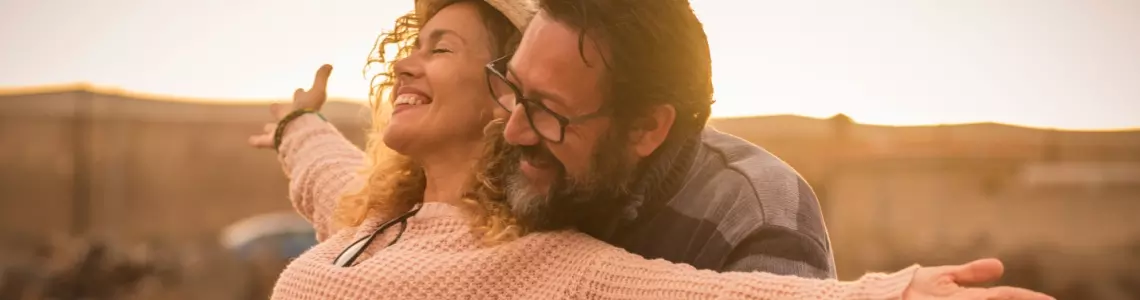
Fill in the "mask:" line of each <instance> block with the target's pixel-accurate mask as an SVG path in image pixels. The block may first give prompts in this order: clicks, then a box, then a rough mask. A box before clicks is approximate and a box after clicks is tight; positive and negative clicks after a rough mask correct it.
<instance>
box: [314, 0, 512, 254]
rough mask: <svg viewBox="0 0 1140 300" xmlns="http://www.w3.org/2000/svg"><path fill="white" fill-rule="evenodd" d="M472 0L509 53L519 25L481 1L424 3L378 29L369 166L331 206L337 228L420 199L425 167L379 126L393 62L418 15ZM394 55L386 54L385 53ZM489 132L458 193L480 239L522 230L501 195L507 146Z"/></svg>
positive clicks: (406, 45) (410, 42)
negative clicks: (357, 184) (388, 141)
mask: <svg viewBox="0 0 1140 300" xmlns="http://www.w3.org/2000/svg"><path fill="white" fill-rule="evenodd" d="M468 1H469V2H476V5H478V6H479V12H480V14H481V15H482V17H483V19H484V22H485V23H486V26H487V28H488V29H489V30H490V32H491V36H492V37H493V39H494V40H493V41H492V43H493V45H496V47H495V48H496V50H497V51H495V52H496V54H503V53H509V52H510V51H513V49H514V46H515V45H517V43H518V40H519V36H521V33H520V31H519V30H518V29H517V28H515V27H514V26H513V25H511V23H510V21H508V20H507V19H506V17H504V16H503V15H502V14H500V13H499V12H498V11H497V10H495V9H494V8H493V7H491V6H490V5H489V4H487V3H485V2H483V1H474V0H452V1H436V3H437V5H435V7H431V8H427V9H425V10H424V11H426V15H425V16H424V18H423V19H421V18H419V17H418V16H417V15H416V14H415V12H410V13H407V14H405V15H403V16H401V17H399V18H397V19H396V24H395V28H394V29H393V30H391V31H387V32H385V33H383V34H381V35H380V37H378V38H377V39H376V43H375V45H374V46H373V49H372V51H370V54H369V57H368V63H367V64H366V65H365V69H364V72H365V73H366V74H367V73H368V72H369V70H370V69H371V68H372V67H375V66H380V67H383V68H384V69H383V71H382V72H380V73H378V74H375V75H373V76H372V83H371V90H370V91H369V102H370V104H371V107H372V124H371V126H370V127H371V128H370V129H369V134H368V143H367V148H366V151H365V152H366V153H367V157H368V167H367V168H366V169H365V170H363V175H364V176H365V178H367V179H366V181H365V183H364V185H363V186H362V187H361V189H360V190H359V191H356V192H352V193H348V194H346V195H344V196H343V197H342V198H341V199H340V201H339V202H338V205H337V206H336V209H335V211H334V221H335V223H336V225H337V226H338V228H345V227H355V226H358V225H360V224H361V223H362V222H363V221H364V220H365V219H366V218H369V217H379V218H382V219H390V218H394V217H396V216H397V215H399V214H401V213H403V212H406V211H408V210H409V209H411V208H412V206H414V205H415V204H416V203H419V202H422V201H423V197H424V190H425V189H426V187H427V178H426V176H425V174H424V169H423V167H422V166H420V165H419V164H418V163H416V162H414V161H412V160H411V159H410V158H408V157H407V156H404V155H402V154H399V153H396V151H394V150H392V149H391V148H388V147H387V146H386V145H385V144H384V139H383V132H384V128H385V126H386V125H387V117H388V116H389V113H388V112H389V111H390V109H391V103H390V99H391V98H392V97H393V96H394V95H393V93H394V89H393V87H394V86H395V84H396V75H397V74H396V70H395V66H394V62H396V61H399V60H400V59H403V58H405V57H407V56H408V55H409V54H411V53H412V51H414V43H415V40H416V38H417V33H418V29H419V28H420V26H421V25H422V23H423V20H428V19H430V18H431V17H432V16H433V15H434V14H435V13H436V12H438V11H439V10H440V9H442V8H443V7H446V6H447V5H451V4H455V3H459V2H468ZM392 51H394V52H395V53H394V55H391V57H389V54H392ZM501 122H502V121H495V122H492V124H490V125H488V127H487V128H486V130H485V132H487V133H493V132H492V130H502V124H501ZM485 136H488V138H487V143H485V146H484V149H483V152H484V153H482V159H480V160H479V161H478V162H477V163H476V164H475V166H474V168H473V171H474V172H472V173H473V174H472V175H471V178H470V180H468V182H469V183H468V187H467V189H466V190H467V193H465V197H464V199H463V201H462V202H463V203H464V204H466V205H464V207H463V209H464V211H465V212H467V213H468V215H469V217H470V218H469V219H470V220H471V225H472V226H471V228H472V231H473V232H474V233H476V234H477V235H479V236H481V237H482V238H483V240H484V242H487V243H490V244H493V243H497V242H503V241H509V240H511V239H514V238H517V237H519V236H521V235H523V234H524V233H525V230H524V229H523V228H522V227H521V226H520V225H519V223H518V221H517V220H516V219H515V218H514V216H513V215H512V213H511V210H510V207H509V206H508V204H507V202H506V201H505V195H504V193H503V190H502V186H503V184H502V182H501V177H502V176H498V175H496V174H503V173H502V172H503V171H504V170H503V169H504V168H506V167H508V165H507V164H506V159H505V157H506V156H505V155H503V154H504V153H505V152H506V151H507V149H508V148H507V146H506V145H504V144H503V143H502V142H501V141H499V140H497V139H494V138H493V137H494V136H496V135H494V134H486V135H485Z"/></svg>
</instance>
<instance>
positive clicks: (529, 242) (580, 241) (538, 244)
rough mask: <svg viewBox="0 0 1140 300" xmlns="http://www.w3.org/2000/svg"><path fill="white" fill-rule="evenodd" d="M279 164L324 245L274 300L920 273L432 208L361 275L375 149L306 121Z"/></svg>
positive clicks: (641, 289) (780, 286)
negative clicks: (367, 178)
mask: <svg viewBox="0 0 1140 300" xmlns="http://www.w3.org/2000/svg"><path fill="white" fill-rule="evenodd" d="M278 158H279V159H280V161H281V163H282V167H283V168H284V171H285V173H286V174H287V176H288V177H289V179H290V183H289V190H290V191H289V192H290V198H291V200H292V203H293V205H294V208H296V210H297V211H298V212H299V213H300V214H301V215H302V216H304V217H305V218H306V219H308V220H309V221H310V222H312V224H313V226H314V228H316V231H317V239H318V241H319V243H318V244H317V245H316V246H314V247H313V248H312V249H309V250H308V251H306V252H305V253H304V254H302V255H301V256H300V257H298V258H297V259H295V260H294V261H292V262H291V263H290V264H289V266H288V267H286V269H285V270H284V271H283V272H282V273H281V275H280V277H279V278H278V281H277V284H276V285H275V287H274V289H273V296H272V299H281V300H300V299H322V300H324V299H354V300H355V299H542V300H551V299H900V298H901V296H902V293H903V291H904V290H905V289H906V287H907V285H908V284H909V283H910V281H911V279H912V278H913V276H914V273H915V271H916V270H917V268H918V266H917V265H915V266H911V267H909V268H907V269H904V270H902V271H899V272H895V273H890V274H885V273H870V274H867V275H864V276H863V277H861V278H859V279H858V280H856V281H850V282H842V281H835V280H816V279H806V278H798V277H792V276H780V275H773V274H768V273H760V272H751V273H746V272H729V273H717V272H713V271H709V270H698V269H696V268H693V267H691V266H689V265H685V264H675V263H671V262H668V261H665V260H661V259H656V260H647V259H645V258H643V257H641V256H638V255H635V254H631V253H629V252H627V251H625V250H623V249H621V248H618V247H615V246H612V245H609V244H606V243H604V242H601V241H599V240H596V239H594V238H592V237H590V236H588V235H585V234H582V233H579V232H576V231H570V230H567V231H555V232H540V233H531V234H528V235H526V236H523V237H521V238H519V239H517V240H514V241H510V242H507V243H502V244H499V245H495V246H486V245H484V244H483V243H481V242H480V241H479V239H478V238H477V237H476V236H475V235H473V234H472V233H471V232H470V227H469V225H468V224H469V223H468V222H467V220H466V219H465V217H464V214H463V213H462V211H461V209H460V208H458V207H454V206H451V205H448V204H444V203H425V204H423V206H422V208H421V209H420V210H419V212H418V213H416V214H415V215H414V216H412V217H411V218H409V219H408V222H407V227H406V230H405V231H404V233H403V234H402V235H400V237H399V239H398V240H396V242H395V243H394V244H392V245H391V246H386V245H387V244H388V242H389V241H392V240H393V239H395V238H396V235H397V233H398V231H399V230H398V229H399V227H400V226H399V225H396V226H393V227H391V228H389V229H387V230H385V232H383V233H381V234H379V235H378V236H377V237H376V239H375V241H374V242H373V243H372V244H371V246H369V247H368V248H367V249H366V250H365V251H364V254H362V255H361V256H360V257H359V258H358V259H357V263H356V264H355V265H353V266H350V267H339V266H335V265H333V260H334V259H335V258H336V256H337V255H338V254H339V253H340V252H341V251H343V250H344V249H345V248H346V247H347V246H349V244H351V243H352V242H353V241H355V240H357V239H359V238H361V237H364V236H367V235H368V234H369V233H371V232H372V231H374V230H375V229H377V228H378V227H379V226H380V224H382V223H383V222H384V221H385V220H381V219H379V218H369V219H366V220H365V221H364V222H363V223H362V224H361V225H359V226H357V227H352V228H345V229H341V230H338V231H336V232H332V224H331V223H332V212H333V209H334V207H335V205H336V202H337V201H338V198H339V196H340V195H341V194H343V193H344V192H346V191H349V189H351V188H354V187H358V185H359V184H361V182H362V180H363V178H362V177H361V176H360V175H359V170H358V168H359V167H360V166H362V165H363V160H364V153H363V152H362V151H360V150H359V149H358V148H356V147H355V146H354V145H352V144H351V143H350V142H349V141H348V140H347V139H345V138H344V136H343V135H341V133H340V132H339V131H337V130H336V128H335V127H334V126H333V125H332V124H329V123H327V122H325V121H323V120H321V119H320V118H318V117H316V116H313V115H306V116H302V117H300V118H298V119H296V120H294V121H293V122H292V123H291V124H289V125H288V127H287V128H286V130H285V131H284V133H283V140H282V145H281V148H280V149H279V155H278Z"/></svg>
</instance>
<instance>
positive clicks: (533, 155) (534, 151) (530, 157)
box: [515, 144, 562, 168]
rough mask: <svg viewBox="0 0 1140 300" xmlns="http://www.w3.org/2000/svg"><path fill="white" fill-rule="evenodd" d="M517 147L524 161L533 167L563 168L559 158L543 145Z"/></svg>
mask: <svg viewBox="0 0 1140 300" xmlns="http://www.w3.org/2000/svg"><path fill="white" fill-rule="evenodd" d="M515 147H517V148H518V151H519V154H520V155H521V156H522V159H524V160H526V161H527V162H530V163H531V165H534V166H535V167H540V168H549V167H557V168H562V163H561V162H560V161H558V158H557V157H555V156H554V153H552V152H550V149H547V148H546V146H543V145H542V144H538V145H526V146H523V145H519V146H515Z"/></svg>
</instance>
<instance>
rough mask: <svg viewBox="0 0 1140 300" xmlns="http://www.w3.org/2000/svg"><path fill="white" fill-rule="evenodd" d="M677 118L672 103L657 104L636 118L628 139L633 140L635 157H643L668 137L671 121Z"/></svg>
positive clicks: (651, 152)
mask: <svg viewBox="0 0 1140 300" xmlns="http://www.w3.org/2000/svg"><path fill="white" fill-rule="evenodd" d="M676 119H677V110H676V109H674V108H673V106H672V105H669V104H664V105H658V106H655V107H653V108H651V109H650V111H649V114H648V115H646V116H645V117H643V118H641V120H638V122H637V123H636V124H633V125H634V128H633V131H632V132H630V134H631V135H632V136H630V141H632V142H633V151H634V154H636V155H637V157H640V158H645V157H648V156H649V155H650V154H653V151H656V150H657V148H658V147H661V144H662V143H665V138H667V137H669V130H670V129H672V128H673V121H674V120H676Z"/></svg>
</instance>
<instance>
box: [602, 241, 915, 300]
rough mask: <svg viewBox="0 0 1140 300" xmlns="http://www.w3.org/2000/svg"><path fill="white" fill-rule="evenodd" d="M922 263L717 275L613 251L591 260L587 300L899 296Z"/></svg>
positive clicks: (882, 297)
mask: <svg viewBox="0 0 1140 300" xmlns="http://www.w3.org/2000/svg"><path fill="white" fill-rule="evenodd" d="M916 270H918V266H917V265H915V266H911V267H909V268H906V269H903V270H902V271H898V272H895V273H891V274H881V273H871V274H867V275H864V276H863V277H862V278H859V279H858V280H856V281H849V282H843V281H836V280H819V279H807V278H799V277H794V276H783V275H774V274H770V273H761V272H728V273H717V272H715V271H711V270H697V269H696V268H693V267H692V266H689V265H685V264H674V263H671V262H668V261H665V260H662V259H655V260H646V259H645V258H643V257H641V256H638V255H635V254H631V253H629V252H626V251H623V250H621V249H611V250H607V251H603V253H601V254H600V255H598V256H596V259H595V260H594V261H593V262H592V264H591V268H589V270H588V271H587V274H586V277H585V278H584V281H583V282H582V285H583V289H582V292H583V293H585V295H584V297H583V298H585V299H901V297H902V294H903V291H904V290H905V289H906V287H907V285H909V284H910V282H911V279H912V278H913V277H914V274H915V271H916Z"/></svg>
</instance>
